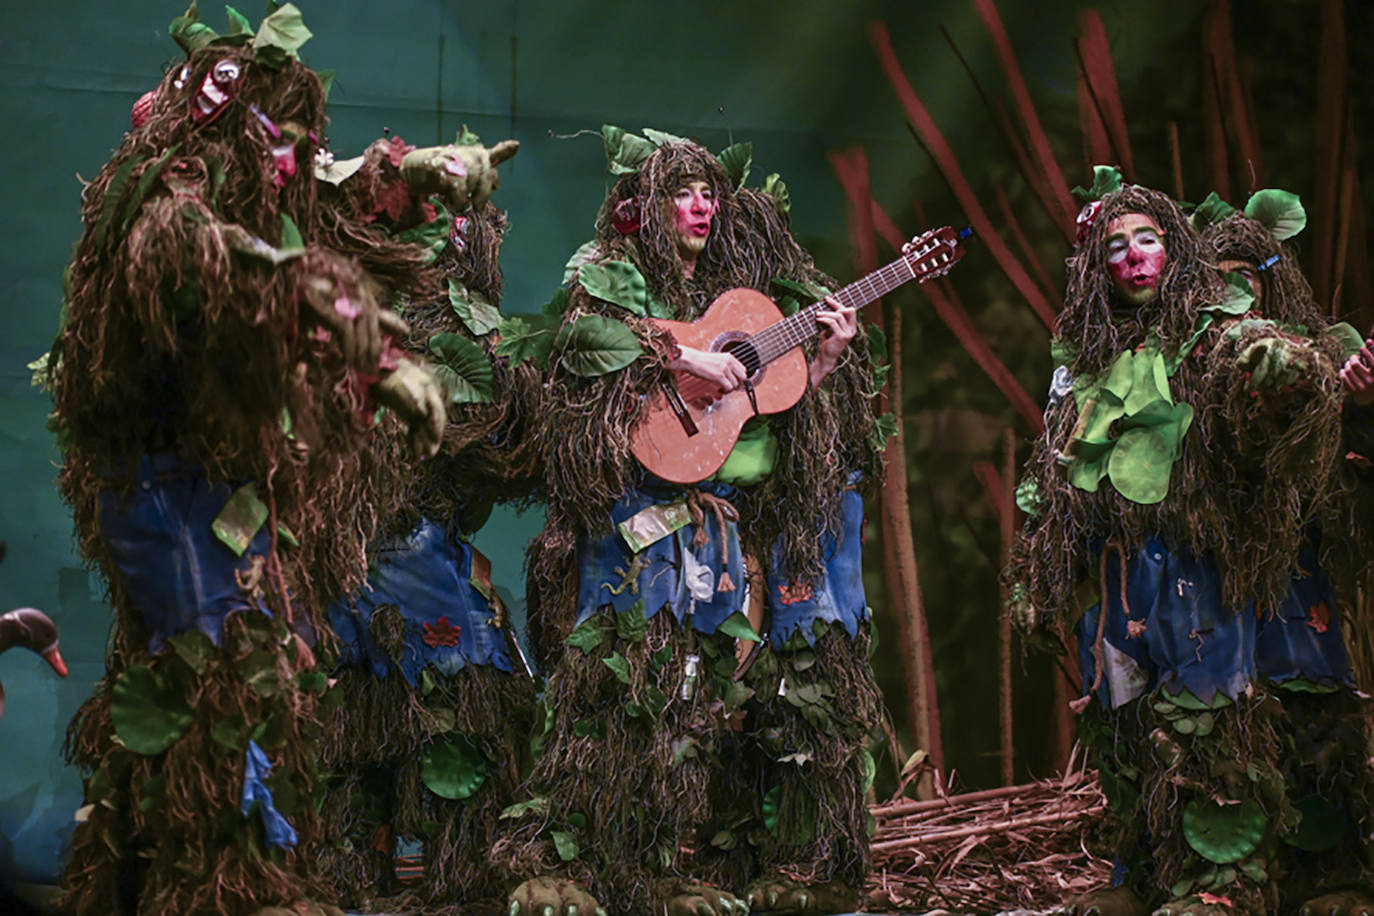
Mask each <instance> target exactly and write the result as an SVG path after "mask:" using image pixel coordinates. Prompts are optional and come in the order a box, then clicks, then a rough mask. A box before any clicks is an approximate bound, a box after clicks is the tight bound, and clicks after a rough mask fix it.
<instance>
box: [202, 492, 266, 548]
mask: <svg viewBox="0 0 1374 916" xmlns="http://www.w3.org/2000/svg"><path fill="white" fill-rule="evenodd" d="M266 521H267V504H266V503H264V502H263V501H262V500H261V499H259V498H258V488H257V486H256V485H255V484H254V483H253V482H252V481H249V482H248V483H246V484H244V485H243V486H241V487H239V488H238V489H237V490H235V491H234V492H233V494H232V495H231V496H230V497H229V501H228V502H226V503H225V504H224V508H223V509H221V510H219V515H217V516H215V520H214V521H213V522H212V523H211V524H210V528H211V530H213V531H214V532H215V537H217V538H219V539H220V541H221V542H222V543H223V544H224V546H226V547H228V548H229V549H230V550H232V551H233V552H234V555H235V556H239V557H241V556H243V552H244V551H245V550H247V549H248V545H249V544H250V543H252V541H253V538H254V537H255V536H256V535H257V533H258V531H259V530H260V529H261V528H262V526H263V523H264V522H266Z"/></svg>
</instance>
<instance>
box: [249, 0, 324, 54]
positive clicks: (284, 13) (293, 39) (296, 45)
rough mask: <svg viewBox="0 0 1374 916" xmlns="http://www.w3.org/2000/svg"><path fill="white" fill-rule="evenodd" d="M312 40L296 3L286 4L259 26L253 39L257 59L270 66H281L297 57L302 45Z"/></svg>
mask: <svg viewBox="0 0 1374 916" xmlns="http://www.w3.org/2000/svg"><path fill="white" fill-rule="evenodd" d="M309 40H310V30H309V29H307V28H306V27H305V20H304V19H303V18H301V11H300V10H298V9H296V5H295V4H294V3H284V4H282V5H281V6H280V7H279V8H278V9H277V10H276V11H275V12H273V13H272V14H271V15H270V16H268V17H267V18H266V19H264V20H263V21H262V24H261V25H259V26H258V34H257V35H256V36H254V38H253V49H254V50H255V51H256V52H257V58H258V59H259V60H262V61H264V62H265V63H267V65H268V66H269V67H270V66H280V65H281V64H282V63H285V62H286V61H285V59H286V58H287V57H295V56H296V52H297V51H299V50H300V48H301V45H303V44H305V43H306V42H307V41H309Z"/></svg>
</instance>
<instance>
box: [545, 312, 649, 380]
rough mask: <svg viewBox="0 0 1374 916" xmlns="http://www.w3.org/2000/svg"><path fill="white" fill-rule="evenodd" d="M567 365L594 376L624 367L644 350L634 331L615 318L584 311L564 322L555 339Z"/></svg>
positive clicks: (587, 376)
mask: <svg viewBox="0 0 1374 916" xmlns="http://www.w3.org/2000/svg"><path fill="white" fill-rule="evenodd" d="M554 349H556V350H559V351H560V352H561V353H562V363H563V366H564V367H565V368H566V369H567V370H568V371H569V372H571V373H573V374H574V375H580V376H583V377H584V378H592V377H595V376H598V375H605V374H606V373H608V372H614V371H616V370H617V369H623V368H624V367H626V366H628V365H629V364H630V363H632V362H634V361H635V360H636V359H638V358H639V356H640V355H641V354H642V353H643V352H644V350H643V349H642V348H641V347H640V345H639V340H638V338H636V337H635V335H634V332H633V331H631V330H630V329H629V328H627V327H626V326H625V325H624V324H622V323H620V322H619V321H616V320H615V319H614V318H606V317H604V316H601V315H583V316H582V317H581V318H579V319H577V320H576V321H574V322H573V323H572V324H569V325H564V326H563V329H562V330H560V331H559V332H558V336H557V338H555V340H554Z"/></svg>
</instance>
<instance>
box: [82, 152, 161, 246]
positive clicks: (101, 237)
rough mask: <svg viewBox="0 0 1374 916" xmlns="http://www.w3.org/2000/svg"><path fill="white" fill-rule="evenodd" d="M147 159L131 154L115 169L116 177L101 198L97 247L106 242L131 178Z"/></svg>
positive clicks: (96, 221)
mask: <svg viewBox="0 0 1374 916" xmlns="http://www.w3.org/2000/svg"><path fill="white" fill-rule="evenodd" d="M147 161H148V160H147V158H146V157H142V156H130V157H129V158H128V159H125V160H124V161H123V162H121V163H120V165H119V168H118V169H116V170H115V173H114V177H112V178H111V179H110V183H109V185H107V186H106V188H105V196H104V197H102V198H101V199H100V215H99V216H98V217H96V220H95V229H94V230H93V232H92V235H93V236H94V238H95V244H96V247H97V248H98V247H100V246H102V245H104V244H105V234H106V233H107V232H108V231H109V229H110V223H111V222H113V221H114V218H115V214H116V213H118V212H119V210H120V206H119V202H120V200H121V199H123V197H124V194H125V193H126V192H127V191H128V190H129V180H130V178H131V177H132V176H133V173H134V169H136V168H137V167H138V166H140V165H142V164H143V163H145V162H147Z"/></svg>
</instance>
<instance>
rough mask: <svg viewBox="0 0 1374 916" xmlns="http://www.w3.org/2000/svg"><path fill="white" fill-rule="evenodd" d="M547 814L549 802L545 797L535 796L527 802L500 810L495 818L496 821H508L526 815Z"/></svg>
mask: <svg viewBox="0 0 1374 916" xmlns="http://www.w3.org/2000/svg"><path fill="white" fill-rule="evenodd" d="M548 813H549V800H548V798H547V797H546V796H543V795H536V796H535V797H534V798H531V799H530V800H529V801H522V802H516V803H515V804H513V805H508V806H506V807H505V808H504V809H502V811H501V813H500V815H498V816H497V818H496V819H497V820H498V821H505V820H510V819H511V818H514V817H524V816H525V815H526V814H540V815H547V814H548Z"/></svg>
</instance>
